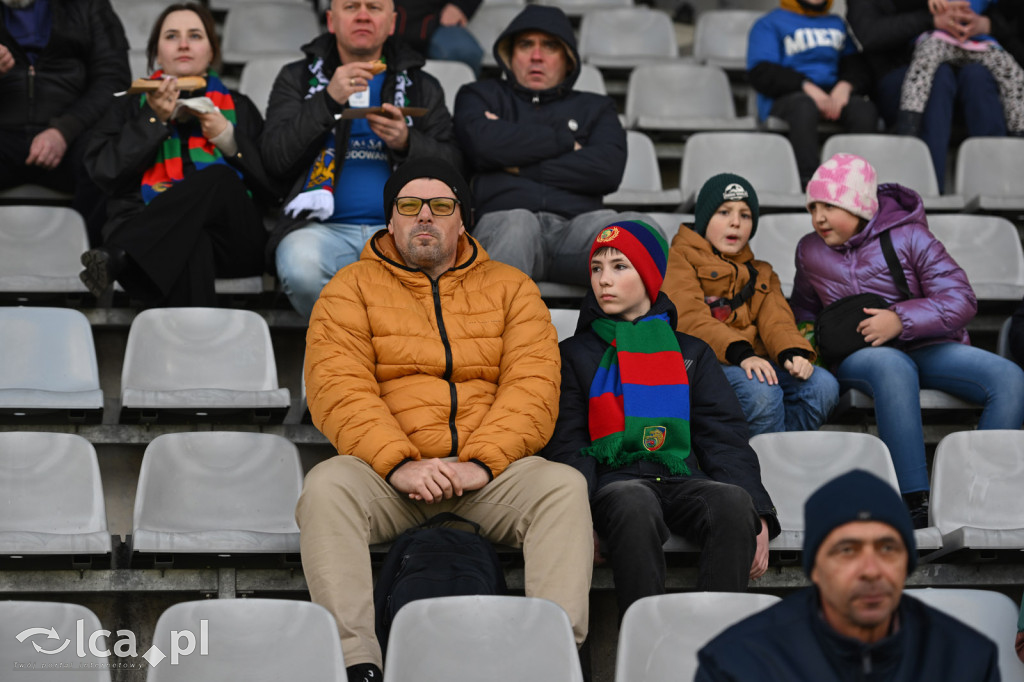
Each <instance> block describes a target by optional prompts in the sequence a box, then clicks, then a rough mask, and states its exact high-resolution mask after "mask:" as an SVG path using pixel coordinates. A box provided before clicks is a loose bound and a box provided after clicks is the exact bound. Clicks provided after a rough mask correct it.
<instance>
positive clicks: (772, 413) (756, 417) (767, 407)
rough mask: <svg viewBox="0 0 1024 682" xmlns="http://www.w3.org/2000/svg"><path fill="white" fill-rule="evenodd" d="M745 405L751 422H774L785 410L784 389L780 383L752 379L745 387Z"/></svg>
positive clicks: (748, 419)
mask: <svg viewBox="0 0 1024 682" xmlns="http://www.w3.org/2000/svg"><path fill="white" fill-rule="evenodd" d="M742 390H743V393H744V394H745V395H744V398H743V401H742V402H743V407H744V409H745V410H746V411H747V421H749V422H774V421H776V420H777V419H778V418H779V417H780V416H781V415H782V414H783V412H784V411H785V405H784V404H783V399H782V398H783V396H782V389H781V388H779V386H778V385H770V384H768V383H765V382H761V381H758V380H757V379H751V380H750V381H748V382H746V384H745V385H744V387H743V389H742Z"/></svg>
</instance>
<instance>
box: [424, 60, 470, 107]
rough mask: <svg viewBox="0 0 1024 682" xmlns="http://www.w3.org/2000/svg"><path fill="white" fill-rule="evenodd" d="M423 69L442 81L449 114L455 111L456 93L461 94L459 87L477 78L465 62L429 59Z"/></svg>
mask: <svg viewBox="0 0 1024 682" xmlns="http://www.w3.org/2000/svg"><path fill="white" fill-rule="evenodd" d="M423 70H424V71H426V72H427V73H429V74H430V75H431V76H433V77H434V78H436V79H437V80H438V81H440V82H441V89H442V90H444V105H445V106H446V107H448V113H449V114H450V113H452V112H453V111H455V95H457V94H459V88H461V87H462V86H463V85H465V84H466V83H472V82H473V81H475V80H476V76H475V75H473V69H471V68H469V65H468V64H464V63H463V62H456V61H450V60H444V59H428V60H427V63H426V64H425V65H424V66H423Z"/></svg>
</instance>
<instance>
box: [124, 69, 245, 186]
mask: <svg viewBox="0 0 1024 682" xmlns="http://www.w3.org/2000/svg"><path fill="white" fill-rule="evenodd" d="M162 75H163V72H162V71H157V72H156V73H154V74H153V75H152V76H150V78H153V79H158V78H160V77H161V76H162ZM205 94H206V96H207V97H209V98H210V100H211V101H212V102H213V103H214V104H215V105H217V108H218V109H220V113H222V114H223V115H224V118H226V119H227V120H228V121H230V122H231V125H234V124H235V123H236V121H235V101H234V100H233V99H231V93H230V92H228V89H227V87H225V86H224V83H222V82H221V80H220V78H218V77H217V74H216V73H215V72H214V71H213V70H212V69H211V70H210V71H208V72H207V74H206V93H205ZM145 104H146V96H145V95H142V97H141V98H140V106H145ZM180 127H182V126H181V125H180V124H178V123H175V122H174V121H168V122H167V129H168V130H169V131H170V133H171V136H170V137H168V138H167V139H166V140H164V142H163V144H162V145H161V146H160V149H159V151H158V152H157V155H156V161H155V162H154V163H153V165H152V166H151V167H150V168H149V170H147V171H146V172H145V173H144V174H143V175H142V200H143V201H144V202H145V203H146V204H148V203H149V202H151V201H153V199H155V198H157V197H158V196H159V195H160V194H162V193H163V192H166V191H167V190H169V189H170V188H171V186H172V185H174V183H176V182H181V181H182V180H184V179H185V174H184V168H183V167H182V162H181V137H180V134H179V128H180ZM199 130H200V129H199V126H198V125H197V124H196V123H195V122H191V123H190V124H189V125H188V126H187V128H186V132H189V135H188V158H189V159H190V160H191V161H192V164H193V165H194V166H195V167H196V170H202V169H204V168H206V167H207V166H210V165H213V164H215V163H223V164H226V163H227V161H225V160H224V157H223V155H221V153H220V150H219V149H217V147H216V146H214V144H213V143H212V142H210V141H209V140H207V139H206V138H205V137H203V136H202V134H201V133H199ZM190 131H191V132H190ZM194 133H199V134H194ZM235 172H236V173H237V172H238V171H237V169H236V170H235ZM238 177H242V174H241V173H238Z"/></svg>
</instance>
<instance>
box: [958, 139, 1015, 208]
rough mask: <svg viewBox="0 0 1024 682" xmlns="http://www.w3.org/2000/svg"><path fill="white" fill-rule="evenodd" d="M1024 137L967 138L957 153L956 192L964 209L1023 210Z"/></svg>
mask: <svg viewBox="0 0 1024 682" xmlns="http://www.w3.org/2000/svg"><path fill="white" fill-rule="evenodd" d="M1022 177H1024V139H1021V138H1019V137H1016V138H1015V137H969V138H967V139H966V140H964V141H963V142H962V143H961V144H960V148H959V149H958V150H957V156H956V178H955V183H956V193H957V194H959V195H960V196H962V197H963V198H964V199H965V200H966V201H967V207H966V210H968V211H982V212H986V213H998V212H1002V211H1008V212H1020V211H1022V210H1024V187H1022V186H1021V182H1020V179H1021V178H1022Z"/></svg>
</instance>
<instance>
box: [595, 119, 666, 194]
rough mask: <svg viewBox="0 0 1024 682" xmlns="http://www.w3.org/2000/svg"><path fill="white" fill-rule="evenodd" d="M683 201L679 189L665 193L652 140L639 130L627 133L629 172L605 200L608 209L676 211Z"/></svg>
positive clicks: (626, 170)
mask: <svg viewBox="0 0 1024 682" xmlns="http://www.w3.org/2000/svg"><path fill="white" fill-rule="evenodd" d="M680 201H682V194H681V192H680V191H679V189H678V188H673V189H662V184H661V170H660V169H659V168H658V155H657V152H656V151H655V149H654V143H653V142H651V138H649V137H647V136H646V135H644V134H643V133H641V132H639V131H636V130H627V131H626V169H625V171H624V172H623V174H622V183H621V184H620V185H619V188H618V189H617V190H616V191H615V192H613V193H611V194H608V195H605V197H604V205H605V206H622V207H625V208H629V209H631V210H641V209H642V208H643V207H659V206H664V207H669V208H674V207H675V206H678V205H679V202H680Z"/></svg>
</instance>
